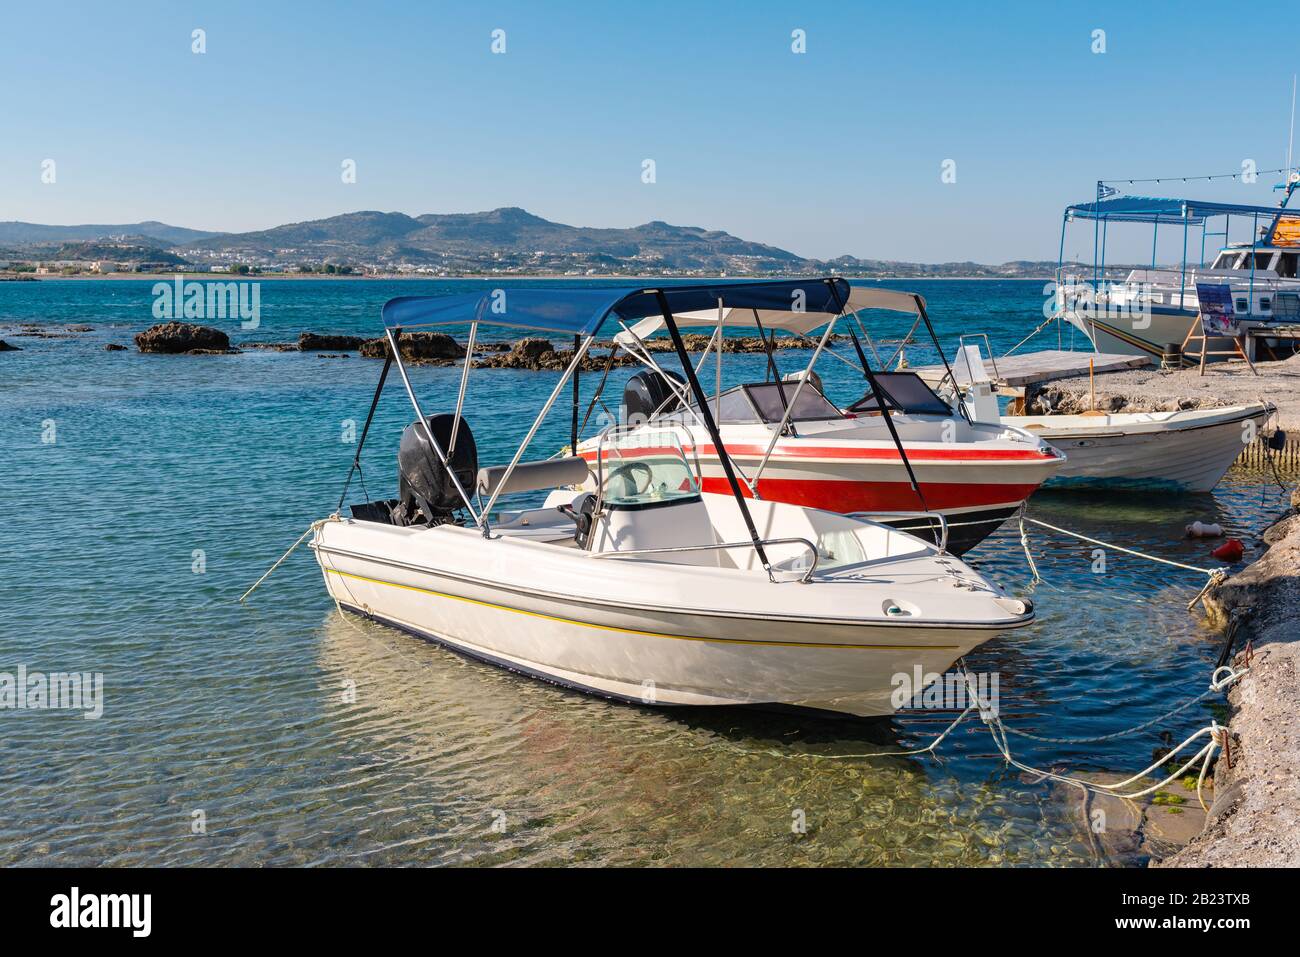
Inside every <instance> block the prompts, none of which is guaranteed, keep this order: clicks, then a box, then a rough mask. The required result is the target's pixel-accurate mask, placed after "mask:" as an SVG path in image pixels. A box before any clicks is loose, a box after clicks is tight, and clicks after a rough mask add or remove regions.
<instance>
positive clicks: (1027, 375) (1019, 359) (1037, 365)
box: [912, 349, 1151, 389]
mask: <svg viewBox="0 0 1300 957" xmlns="http://www.w3.org/2000/svg"><path fill="white" fill-rule="evenodd" d="M1089 360H1091V361H1092V365H1093V371H1094V372H1096V373H1098V374H1100V373H1103V372H1122V371H1124V370H1125V369H1137V368H1140V367H1142V366H1145V365H1149V364H1150V362H1151V357H1150V356H1129V355H1118V354H1115V353H1104V352H1070V351H1067V350H1062V349H1046V350H1044V351H1042V352H1026V353H1022V354H1020V355H1012V356H1004V357H1002V358H1000V359H998V360H997V363H996V364H997V373H996V374H994V371H993V366H994V363H993V362H991V361H989V359H988V358H987V357H986V358H985V359H984V372H985V373H986V374H987V375H988V376H989V378H991V379H993V381H994V383H995V384H996V385H997V386H998V387H999V388H1003V389H1024V388H1027V387H1029V386H1036V385H1041V384H1042V383H1044V382H1051V381H1053V380H1055V379H1066V378H1069V377H1070V376H1077V375H1087V374H1088V361H1089ZM949 364H950V365H951V366H952V371H953V374H954V375H955V376H956V377H957V381H958V382H960V383H961V384H963V385H965V384H967V383H969V382H970V370H968V369H967V368H966V365H965V363H964V362H963V361H962V359H961V356H960V355H958V356H957V357H956V358H955V359H950V360H949ZM912 371H913V372H915V373H916V374H917V375H919V376H921V378H923V379H927V380H937V379H938V378H940V377H942V376H943V374H944V369H943V366H941V365H940V366H916V367H914V368H913V369H912Z"/></svg>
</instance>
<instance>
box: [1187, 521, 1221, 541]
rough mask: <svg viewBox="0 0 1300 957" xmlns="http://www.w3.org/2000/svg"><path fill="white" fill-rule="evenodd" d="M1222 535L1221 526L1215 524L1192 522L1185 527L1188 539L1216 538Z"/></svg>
mask: <svg viewBox="0 0 1300 957" xmlns="http://www.w3.org/2000/svg"><path fill="white" fill-rule="evenodd" d="M1222 534H1223V526H1222V525H1219V524H1217V523H1215V522H1192V524H1190V525H1188V526H1187V537H1188V538H1218V537H1219V536H1220V535H1222Z"/></svg>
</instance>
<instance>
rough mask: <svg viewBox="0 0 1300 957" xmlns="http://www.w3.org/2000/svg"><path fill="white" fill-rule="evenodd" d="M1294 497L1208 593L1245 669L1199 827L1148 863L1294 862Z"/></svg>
mask: <svg viewBox="0 0 1300 957" xmlns="http://www.w3.org/2000/svg"><path fill="white" fill-rule="evenodd" d="M1298 503H1300V494H1298V493H1295V492H1293V493H1292V509H1291V512H1290V513H1289V514H1288V515H1287V516H1286V517H1284V518H1282V519H1281V520H1280V521H1279V522H1277V524H1275V525H1273V527H1272V528H1270V529H1269V530H1268V531H1267V532H1265V533H1264V536H1263V539H1264V542H1265V543H1266V544H1267V545H1268V551H1266V552H1265V553H1264V554H1263V556H1262V557H1261V558H1260V559H1259V560H1258V561H1256V562H1255V563H1254V564H1252V565H1250V566H1249V567H1248V568H1246V569H1244V570H1243V571H1241V572H1240V573H1238V574H1237V575H1234V576H1233V577H1232V578H1229V579H1227V580H1226V581H1224V582H1223V583H1222V584H1220V585H1218V586H1217V587H1215V588H1213V589H1211V590H1210V592H1209V593H1208V594H1207V595H1206V607H1207V609H1208V610H1209V612H1210V616H1211V620H1212V621H1214V622H1215V623H1216V624H1219V625H1221V626H1223V627H1224V628H1225V629H1227V628H1232V627H1235V628H1236V640H1235V643H1234V647H1235V648H1236V649H1237V652H1236V654H1235V656H1234V657H1233V659H1232V662H1231V663H1232V666H1233V667H1234V668H1236V669H1241V668H1247V669H1248V671H1247V672H1246V674H1245V675H1244V677H1242V678H1241V680H1239V681H1238V682H1237V683H1236V684H1235V685H1234V686H1233V687H1232V689H1231V690H1230V691H1229V693H1228V701H1229V704H1230V705H1231V706H1232V713H1231V716H1230V717H1229V719H1228V721H1227V727H1228V748H1227V750H1226V752H1224V753H1221V754H1220V756H1219V759H1218V761H1217V762H1216V763H1215V771H1214V803H1213V804H1212V805H1211V807H1210V813H1209V816H1208V817H1207V819H1206V827H1205V830H1203V831H1202V832H1201V833H1200V834H1199V835H1197V836H1196V837H1195V838H1193V839H1192V841H1191V842H1190V843H1188V844H1187V846H1185V847H1184V848H1182V849H1181V850H1179V851H1178V852H1177V853H1175V854H1173V855H1171V856H1170V857H1168V858H1166V859H1164V860H1163V861H1160V862H1159V863H1158V864H1156V865H1154V866H1159V867H1258V866H1273V867H1279V866H1280V867H1300V721H1298V720H1297V717H1296V703H1297V694H1296V692H1297V690H1298V689H1300V514H1297V512H1296V505H1297V504H1298ZM1234 622H1236V624H1235V626H1234Z"/></svg>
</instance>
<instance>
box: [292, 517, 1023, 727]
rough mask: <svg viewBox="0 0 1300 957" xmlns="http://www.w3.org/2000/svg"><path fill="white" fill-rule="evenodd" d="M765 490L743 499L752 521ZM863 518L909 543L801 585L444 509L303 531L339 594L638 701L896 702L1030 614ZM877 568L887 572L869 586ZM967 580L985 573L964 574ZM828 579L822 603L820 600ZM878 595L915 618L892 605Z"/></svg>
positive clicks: (824, 706) (886, 706)
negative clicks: (573, 540) (415, 517)
mask: <svg viewBox="0 0 1300 957" xmlns="http://www.w3.org/2000/svg"><path fill="white" fill-rule="evenodd" d="M709 497H710V496H706V498H709ZM726 504H729V505H730V507H731V508H732V509H733V510H734V509H735V503H734V502H728V503H726ZM764 507H765V503H755V508H756V509H757V510H758V511H759V513H760V514H759V516H758V520H760V521H761V520H762V517H763V516H762V514H761V513H762V511H763V509H764ZM766 507H767V508H769V509H770V508H771V507H772V506H766ZM779 507H782V508H788V506H779ZM833 518H834V519H836V520H837V521H839V522H844V523H852V520H850V519H846V518H843V517H842V516H834V517H833ZM856 524H859V525H861V524H863V523H856ZM873 527H874V528H878V529H879V534H882V535H885V534H887V535H889V536H893V537H892V538H890V539H889V542H890V546H889V547H890V549H891V550H892V551H893V552H895V553H897V551H898V550H899V549H900V548H901V549H907V550H911V552H910V554H914V556H915V557H914V558H910V557H906V555H905V556H904V557H902V558H895V559H892V560H891V561H890V562H889V564H888V572H885V571H884V570H883V569H882V570H881V572H880V573H879V574H877V575H872V574H865V575H864V574H862V573H861V572H856V573H852V572H848V571H847V570H846V572H845V574H844V575H843V576H842V578H840V579H838V580H836V581H835V583H834V584H828V583H829V581H830V580H831V579H834V576H835V575H836V574H837V573H836V572H834V571H832V572H830V573H829V575H830V576H831V579H826V578H824V577H823V576H821V575H820V573H819V578H818V580H817V581H816V582H814V583H813V584H810V585H809V584H803V583H800V582H797V581H790V582H780V583H775V584H774V583H772V582H770V581H768V580H767V577H766V575H765V574H764V573H763V572H762V571H761V569H759V570H758V573H757V575H756V574H755V573H754V571H753V570H752V569H744V568H734V567H733V568H723V567H708V566H700V565H674V564H669V563H667V562H644V561H627V560H619V559H613V560H607V561H601V560H593V558H592V556H591V555H590V554H588V553H586V552H582V551H579V550H577V549H574V548H563V547H556V546H555V545H551V544H542V543H538V542H529V541H520V542H502V541H498V540H489V539H484V538H483V536H482V535H481V534H480V533H479V532H478V531H477V530H473V529H464V528H459V527H455V526H441V527H438V528H433V529H412V528H397V527H393V526H384V525H379V524H376V523H370V522H358V521H353V520H347V521H340V522H330V523H326V524H325V525H324V526H323V527H322V528H321V529H320V531H319V533H318V535H317V538H316V539H315V540H314V542H313V548H314V549H315V551H316V555H317V559H318V561H319V563H320V565H321V568H322V572H323V574H324V579H325V584H326V588H327V589H328V590H329V594H330V596H331V597H332V598H334V599H335V600H336V601H337V602H338V603H339V604H340V605H341V606H343V607H345V608H349V609H352V610H355V611H358V612H361V613H362V614H365V615H368V616H371V617H373V618H375V619H377V620H380V621H383V622H386V623H389V624H391V625H394V626H397V627H399V628H402V629H404V630H407V631H409V632H412V633H415V634H418V635H421V636H423V637H426V638H429V639H431V640H434V641H436V642H438V643H440V644H443V645H445V646H447V647H449V648H452V649H454V650H456V651H459V652H461V653H464V654H467V655H470V656H473V657H476V658H480V659H483V660H486V661H490V662H492V663H494V664H497V665H500V666H503V667H505V668H509V669H512V670H515V671H519V672H522V673H525V674H529V675H532V676H534V677H539V678H543V679H545V680H548V681H552V682H555V683H557V684H561V685H565V686H569V687H574V688H578V689H581V690H584V691H588V692H592V693H595V694H599V695H603V696H606V697H610V698H615V699H618V700H622V701H629V702H637V703H643V704H649V705H738V704H745V705H754V704H782V705H792V706H796V707H804V708H812V709H817V710H824V711H833V712H841V713H846V714H852V715H862V716H867V715H886V714H890V713H892V712H893V711H894V710H896V708H897V707H898V705H899V702H898V701H897V700H895V689H896V688H897V687H898V680H897V679H898V676H900V675H902V676H911V675H912V674H913V673H914V671H915V669H916V668H917V667H918V666H919V667H920V668H921V669H922V671H923V672H925V673H934V674H941V673H942V672H943V671H945V670H946V669H947V668H948V667H950V666H951V665H952V663H953V662H954V661H956V660H957V659H958V658H959V657H960V656H961V655H963V654H965V653H966V652H967V651H969V650H971V649H972V648H974V647H975V646H977V645H979V644H981V643H982V642H984V641H987V640H989V639H990V638H992V637H993V636H994V635H995V634H997V633H998V632H999V631H1001V630H1005V629H1007V628H1014V627H1017V626H1019V625H1022V624H1026V623H1028V622H1029V621H1030V620H1032V610H1031V609H1030V607H1029V606H1028V605H1027V604H1024V603H1020V602H1017V601H1015V600H1014V599H1009V598H1006V597H1003V593H1002V592H1001V591H1000V590H999V589H996V587H995V586H989V585H987V584H986V583H983V582H982V580H980V579H978V576H977V575H976V573H974V572H973V571H972V570H970V569H969V568H966V567H965V566H964V565H962V564H961V563H960V562H959V561H957V560H956V559H952V558H949V559H947V560H946V561H947V562H948V563H950V564H949V565H948V566H947V567H951V568H955V569H956V570H957V572H958V573H957V574H955V575H953V576H952V577H951V579H950V581H948V582H944V581H942V574H941V575H940V576H939V578H940V581H938V582H936V568H937V567H938V566H936V563H935V561H934V558H935V553H934V550H933V549H932V548H930V547H928V546H926V545H925V544H924V543H922V542H920V541H919V540H917V539H915V538H912V537H911V536H908V535H904V534H902V533H899V532H896V531H893V530H889V529H884V528H881V527H878V526H873ZM868 564H869V563H868ZM861 567H864V568H865V567H867V566H861ZM453 569H454V571H453ZM760 576H761V577H760ZM885 578H887V579H888V580H889V581H891V582H894V583H896V586H895V587H890V588H889V589H887V590H882V579H885ZM972 579H974V580H976V581H979V582H980V584H981V585H982V586H983V587H981V588H976V589H972V588H970V586H969V582H970V581H971V580H972ZM963 580H964V581H965V582H966V583H967V584H962V581H963ZM827 587H831V588H834V589H835V592H833V593H832V594H834V595H836V596H837V599H838V600H837V602H836V607H835V608H828V607H826V605H827V602H826V588H827ZM885 594H888V595H889V596H890V600H893V601H897V602H898V603H899V604H901V605H903V606H905V607H908V608H916V609H917V610H918V612H919V614H918V617H917V618H915V619H913V620H910V621H908V620H891V619H889V618H888V617H887V616H886V614H885V613H884V609H883V608H882V607H881V596H882V595H885ZM596 595H598V596H600V598H599V599H596V598H593V597H591V596H596ZM995 601H997V602H1000V603H1001V604H995V603H994V602H995ZM705 604H707V607H704V606H705ZM922 607H928V608H929V609H931V614H930V615H927V614H925V613H924V612H921V609H922ZM990 612H991V613H990ZM945 619H946V620H945ZM914 690H916V691H919V690H920V689H914Z"/></svg>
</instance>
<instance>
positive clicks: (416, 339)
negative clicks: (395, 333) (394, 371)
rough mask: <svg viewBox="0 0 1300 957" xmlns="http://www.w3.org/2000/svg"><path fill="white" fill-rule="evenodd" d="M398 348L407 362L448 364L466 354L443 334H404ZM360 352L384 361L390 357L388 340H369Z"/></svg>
mask: <svg viewBox="0 0 1300 957" xmlns="http://www.w3.org/2000/svg"><path fill="white" fill-rule="evenodd" d="M397 347H398V348H399V349H400V350H401V352H402V358H403V359H404V360H405V361H407V362H417V363H418V362H426V363H435V364H447V363H452V362H455V361H456V360H457V359H459V358H460V357H461V356H463V355H464V354H465V350H464V349H462V348H461V347H460V344H459V343H458V342H456V340H455V339H453V338H452V337H451V336H449V335H447V334H446V333H442V332H403V333H402V334H401V336H399V337H398V340H397ZM360 351H361V354H362V355H363V356H365V357H366V358H368V359H382V358H383V357H384V356H386V355H388V340H387V339H368V340H366V341H365V342H363V343H361V347H360Z"/></svg>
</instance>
